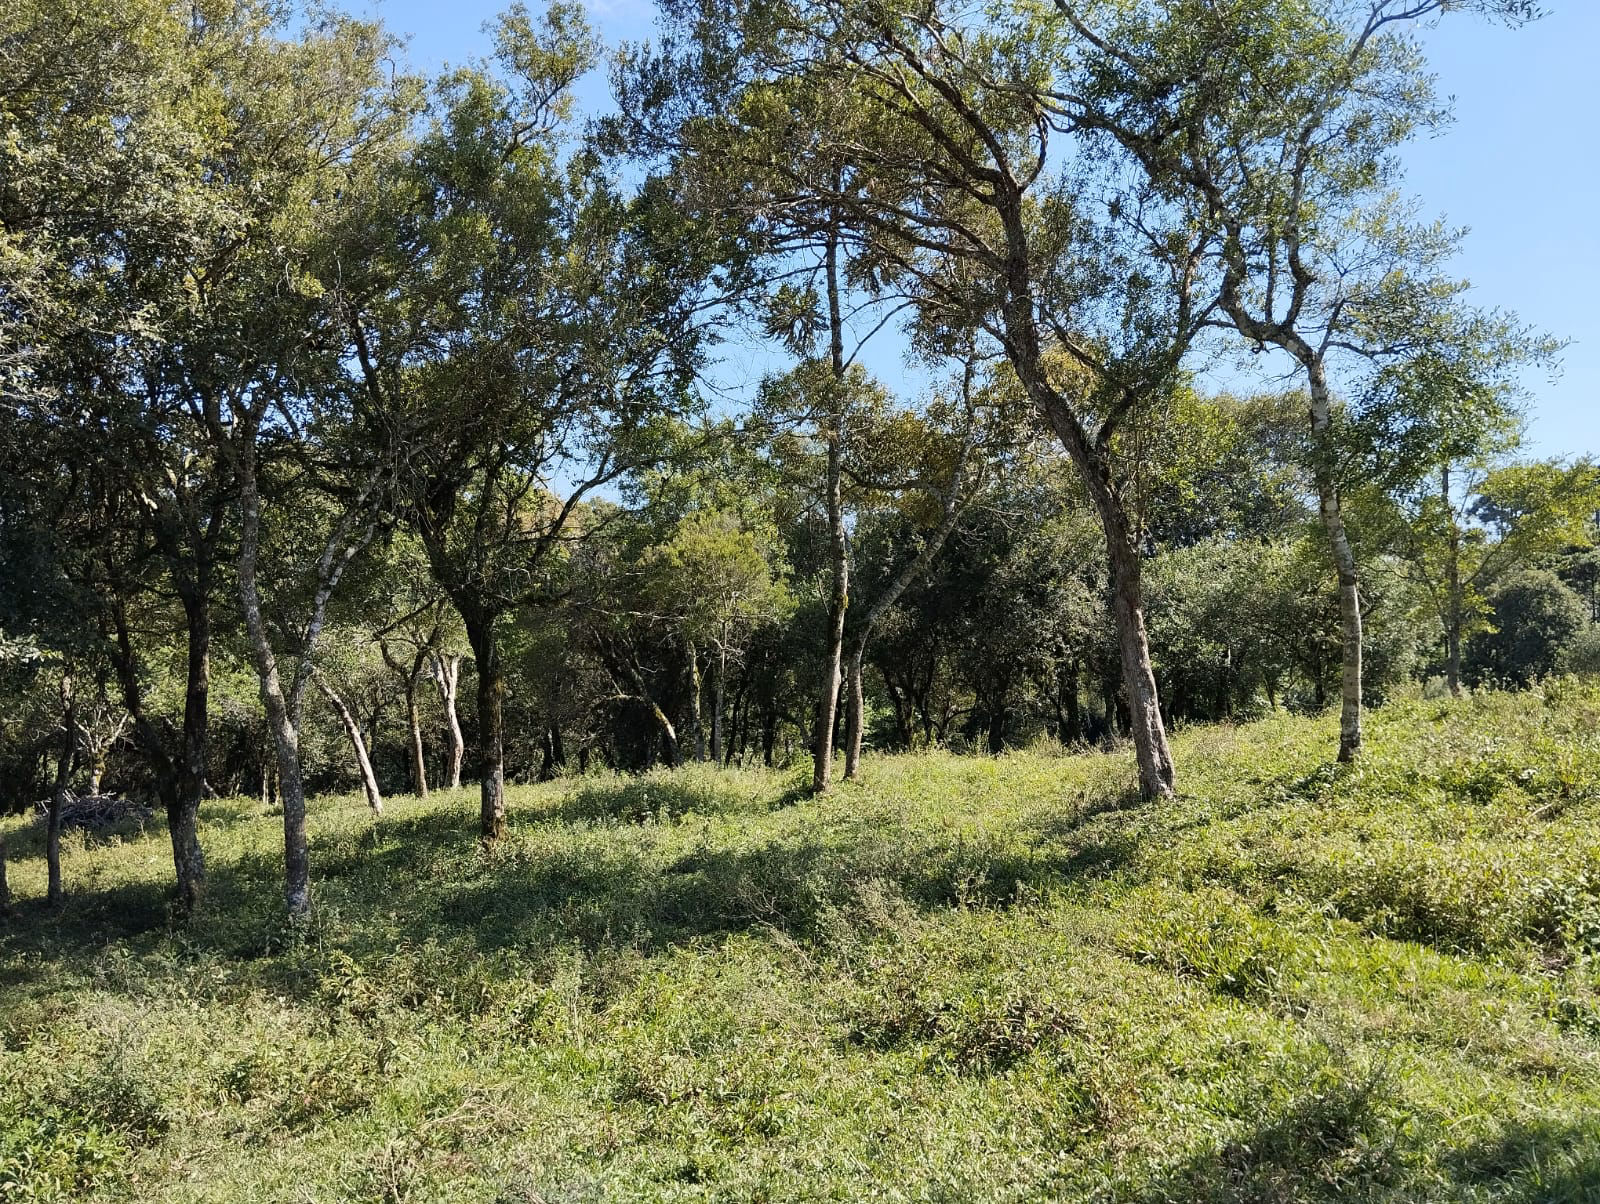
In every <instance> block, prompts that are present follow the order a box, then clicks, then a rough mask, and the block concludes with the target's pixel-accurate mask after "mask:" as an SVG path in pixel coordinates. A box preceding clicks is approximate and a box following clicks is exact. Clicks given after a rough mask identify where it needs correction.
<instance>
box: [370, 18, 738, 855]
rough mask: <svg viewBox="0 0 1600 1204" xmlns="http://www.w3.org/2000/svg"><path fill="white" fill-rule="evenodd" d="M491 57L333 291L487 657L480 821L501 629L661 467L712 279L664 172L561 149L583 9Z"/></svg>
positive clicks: (482, 657)
mask: <svg viewBox="0 0 1600 1204" xmlns="http://www.w3.org/2000/svg"><path fill="white" fill-rule="evenodd" d="M496 54H497V62H498V69H493V68H490V67H487V66H486V67H484V68H482V69H474V70H470V71H464V72H458V73H456V74H455V75H453V76H451V77H449V78H448V79H446V80H445V81H443V83H442V84H441V85H440V89H439V94H438V97H437V105H436V109H435V112H434V114H433V120H432V125H431V128H430V129H429V131H428V132H427V133H426V135H425V136H424V138H423V139H422V141H421V143H420V145H419V146H418V148H417V150H416V153H415V155H414V157H413V162H412V166H411V168H410V170H408V171H406V172H404V173H401V174H399V175H398V176H397V178H395V179H394V180H392V181H391V182H389V185H388V186H387V187H385V188H383V189H379V190H377V191H376V192H375V194H374V196H373V198H372V204H371V206H370V208H369V209H368V210H367V212H366V213H365V214H364V215H363V216H362V217H361V219H360V220H358V221H353V222H352V223H351V224H350V226H349V228H348V229H347V230H346V232H345V233H346V236H347V237H348V238H349V240H350V242H349V244H348V245H349V247H350V259H347V260H346V263H347V264H348V263H349V262H351V261H352V260H353V259H354V258H355V257H356V256H362V257H364V270H363V271H361V272H356V273H351V274H347V276H346V277H345V283H344V292H343V294H342V297H341V300H342V302H343V304H344V306H345V315H346V323H347V327H348V330H349V332H350V339H351V345H352V351H353V355H352V359H353V360H354V361H355V362H356V363H357V364H358V365H359V368H360V372H361V378H362V384H363V388H364V390H365V392H366V395H367V397H368V399H369V403H370V405H371V406H372V408H373V409H374V410H375V411H377V412H381V413H382V414H384V415H385V420H386V421H387V422H388V423H390V424H391V425H392V426H393V427H394V428H395V429H397V430H401V431H404V432H405V434H404V439H405V442H406V444H407V446H408V448H409V449H410V454H409V455H408V456H407V458H406V461H405V471H404V473H403V475H402V478H401V480H400V482H399V488H400V491H401V510H402V512H403V514H404V516H405V518H406V520H407V521H408V523H409V524H410V526H411V527H412V529H413V530H414V531H415V533H416V535H417V538H418V539H419V541H420V543H421V545H422V548H423V551H424V553H425V555H426V557H427V560H428V564H429V568H430V572H431V573H432V575H433V578H434V580H435V582H436V583H437V584H438V586H439V588H440V589H441V590H442V591H443V592H444V594H445V595H446V596H447V597H448V598H449V600H450V602H451V605H452V606H453V607H454V608H455V610H456V611H457V613H458V614H459V615H460V617H461V619H462V622H463V624H464V626H465V629H466V635H467V640H468V642H469V644H470V645H471V647H472V652H473V657H474V660H475V663H476V670H477V692H478V724H477V727H478V741H479V746H480V757H479V784H480V826H481V830H482V835H483V838H484V840H485V841H492V840H495V839H498V838H499V837H500V836H501V835H502V834H503V833H504V830H505V782H504V765H505V754H504V738H505V735H504V723H503V717H504V709H503V704H504V695H505V690H506V678H505V670H504V665H503V661H502V649H501V635H502V630H503V628H504V624H505V619H506V616H507V615H509V614H510V613H512V612H513V611H514V610H516V609H517V608H518V607H521V606H524V605H528V604H531V603H535V602H537V601H538V600H539V599H541V598H542V599H545V600H547V601H548V600H549V599H550V598H551V594H550V592H549V591H550V583H551V580H552V574H553V573H554V571H555V569H556V565H557V562H558V561H559V559H560V556H561V554H562V553H563V551H564V549H565V545H566V542H567V541H568V539H569V536H571V535H572V534H573V532H574V528H573V527H572V525H571V524H572V520H573V517H574V514H575V512H576V511H577V509H578V507H579V506H580V504H581V503H582V502H583V501H584V499H585V498H587V497H588V496H589V495H591V494H592V493H594V492H595V491H597V490H599V489H601V488H603V487H605V486H607V485H609V484H611V483H612V482H615V481H617V480H619V479H620V478H622V477H623V476H624V475H626V474H627V473H629V472H632V471H635V470H637V468H638V467H639V466H640V465H642V464H646V463H649V462H651V461H652V460H653V459H654V458H655V457H656V456H658V454H659V453H660V450H661V440H660V422H661V420H662V419H663V417H664V416H666V415H669V414H673V413H682V412H686V411H687V410H689V409H691V408H692V407H693V405H694V404H695V398H694V397H693V395H692V393H691V392H690V391H689V388H688V385H689V382H690V378H691V376H692V373H693V370H694V367H695V364H696V356H697V347H698V342H699V339H700V336H701V333H702V332H701V325H700V321H699V318H698V314H697V307H696V297H697V294H698V291H699V290H700V289H702V288H704V287H707V283H708V280H709V278H710V277H711V276H712V275H713V274H714V272H713V265H712V264H711V263H710V262H708V260H707V258H706V248H705V247H704V246H703V244H702V243H701V242H700V240H699V239H698V237H697V234H696V231H695V229H694V228H693V227H692V225H689V224H686V223H684V222H683V221H682V220H680V216H679V214H678V211H677V209H676V207H675V204H674V200H673V196H672V192H671V188H670V185H669V183H668V182H665V181H661V180H655V179H650V180H646V181H644V182H643V183H642V184H641V185H640V187H639V188H638V189H637V190H636V191H635V192H634V193H633V194H632V195H624V194H623V193H621V192H620V191H619V190H618V188H617V187H616V185H615V182H614V180H613V179H612V178H611V176H610V175H609V172H608V168H607V164H606V163H605V162H604V160H603V158H602V156H601V155H600V154H599V153H598V152H597V151H596V150H595V149H594V148H592V147H587V146H585V147H580V148H578V149H577V150H576V151H574V152H573V153H572V154H571V155H570V156H565V157H564V156H563V154H562V150H563V146H564V143H565V136H564V125H563V123H564V121H565V118H566V116H567V114H568V111H569V108H570V95H569V93H570V87H571V85H572V83H573V81H574V80H576V79H577V77H578V76H579V75H581V74H582V73H583V72H584V71H585V70H587V68H588V67H589V65H590V64H591V63H592V62H593V54H594V49H593V44H592V40H591V37H590V35H589V32H588V30H587V27H586V26H585V25H584V24H583V21H582V15H581V12H580V11H579V10H578V9H577V7H576V6H572V5H556V6H553V7H552V8H551V9H550V10H549V11H548V13H547V14H546V17H545V22H544V24H543V26H542V27H537V28H536V27H535V26H534V24H533V23H532V21H531V20H530V19H529V17H528V14H527V13H526V12H525V11H524V10H522V9H520V8H516V9H512V10H511V11H510V12H509V13H508V14H507V15H506V16H505V17H504V18H503V19H502V21H501V23H500V25H499V28H498V32H497V51H496Z"/></svg>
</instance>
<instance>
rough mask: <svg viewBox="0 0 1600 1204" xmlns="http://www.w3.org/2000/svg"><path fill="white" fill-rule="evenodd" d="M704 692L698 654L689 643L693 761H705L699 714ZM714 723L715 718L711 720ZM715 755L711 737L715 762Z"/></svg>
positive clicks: (701, 719)
mask: <svg viewBox="0 0 1600 1204" xmlns="http://www.w3.org/2000/svg"><path fill="white" fill-rule="evenodd" d="M703 690H704V683H703V682H702V681H701V680H700V652H699V650H698V649H697V648H696V647H695V646H694V641H692V640H691V641H690V642H689V723H690V725H691V726H692V727H693V729H694V759H695V760H696V761H704V760H705V759H706V724H705V718H704V716H703V715H702V714H701V712H700V695H701V693H702V692H703ZM712 722H713V723H715V722H716V719H715V717H713V718H712ZM716 755H717V738H716V736H715V735H713V736H712V737H711V756H712V759H713V760H715V759H716Z"/></svg>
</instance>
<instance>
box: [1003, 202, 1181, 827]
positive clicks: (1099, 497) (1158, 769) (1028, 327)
mask: <svg viewBox="0 0 1600 1204" xmlns="http://www.w3.org/2000/svg"><path fill="white" fill-rule="evenodd" d="M1019 205H1020V201H1017V202H1015V203H1013V204H1012V205H1010V206H1007V207H1005V209H1004V212H1003V213H1002V217H1003V219H1004V220H1005V222H1006V226H1007V239H1008V243H1009V245H1010V249H1011V254H1010V256H1009V258H1008V273H1009V276H1010V279H1008V281H1007V289H1008V293H1009V296H1008V298H1007V302H1006V313H1005V323H1006V329H1007V333H1008V334H1009V335H1010V341H1011V346H1010V347H1008V348H1007V356H1008V358H1009V359H1010V360H1011V363H1012V366H1013V367H1014V368H1015V369H1016V371H1017V376H1018V377H1019V379H1020V380H1021V381H1022V384H1023V386H1024V387H1025V388H1026V389H1027V391H1028V395H1029V397H1030V398H1031V399H1032V400H1033V401H1034V403H1035V405H1037V406H1038V407H1039V409H1040V411H1041V412H1042V414H1043V415H1044V417H1045V419H1046V420H1047V421H1048V422H1049V424H1050V426H1051V428H1052V429H1053V430H1054V431H1055V433H1056V437H1057V438H1059V439H1060V440H1061V443H1062V445H1063V446H1064V447H1065V448H1066V451H1067V454H1068V455H1069V456H1070V457H1071V459H1072V462H1073V465H1074V467H1076V468H1077V470H1078V475H1079V476H1080V477H1081V478H1082V480H1083V484H1084V489H1085V490H1086V491H1087V493H1088V494H1089V499H1090V501H1091V502H1092V503H1093V505H1094V508H1095V511H1096V513H1097V514H1098V515H1099V518H1100V525H1101V527H1102V529H1103V530H1104V532H1105V537H1106V548H1107V552H1108V553H1109V555H1110V560H1111V579H1112V613H1113V615H1114V617H1115V619H1116V627H1117V645H1118V650H1119V652H1120V653H1121V660H1122V689H1123V694H1124V697H1125V699H1126V702H1127V705H1128V712H1129V717H1130V720H1131V727H1132V735H1133V743H1134V755H1135V758H1136V759H1137V761H1138V764H1139V791H1140V793H1141V794H1142V795H1143V796H1144V797H1145V798H1147V799H1153V798H1171V797H1172V793H1173V782H1174V772H1173V765H1172V750H1171V749H1170V748H1169V747H1168V746H1167V730H1166V725H1165V724H1164V723H1163V722H1162V718H1161V700H1160V695H1159V693H1158V691H1157V690H1156V677H1155V670H1154V668H1153V667H1152V666H1151V663H1150V641H1149V638H1148V636H1147V635H1146V634H1145V627H1144V598H1143V594H1142V589H1141V582H1140V565H1139V553H1138V549H1137V548H1136V547H1135V546H1134V538H1135V534H1136V532H1135V531H1134V529H1133V526H1132V523H1131V522H1130V520H1129V517H1128V513H1127V508H1126V507H1125V506H1124V504H1123V501H1122V497H1121V495H1120V493H1119V491H1118V489H1117V485H1116V478H1115V476H1114V475H1113V471H1112V466H1111V464H1110V461H1109V452H1108V450H1107V449H1106V448H1105V447H1103V446H1101V445H1100V444H1098V443H1095V442H1093V441H1091V439H1090V438H1089V435H1088V433H1087V432H1086V431H1085V430H1084V427H1083V425H1082V423H1081V422H1080V421H1079V420H1078V416H1077V413H1076V412H1075V411H1074V409H1073V408H1072V406H1071V404H1070V403H1069V402H1068V401H1067V399H1066V398H1065V397H1063V396H1062V395H1061V394H1060V393H1059V392H1057V391H1056V389H1055V388H1053V387H1052V386H1051V384H1050V382H1049V379H1048V377H1047V376H1046V373H1045V370H1044V366H1043V358H1042V351H1041V348H1040V344H1039V332H1038V329H1037V328H1036V326H1035V324H1034V317H1033V310H1032V304H1033V300H1032V298H1033V287H1032V282H1031V280H1030V279H1029V275H1028V271H1029V269H1028V262H1027V256H1026V234H1025V233H1024V232H1023V230H1022V226H1021V220H1022V219H1021V213H1020V209H1019V208H1018V206H1019Z"/></svg>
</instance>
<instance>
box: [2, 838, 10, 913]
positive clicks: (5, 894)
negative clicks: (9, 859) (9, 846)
mask: <svg viewBox="0 0 1600 1204" xmlns="http://www.w3.org/2000/svg"><path fill="white" fill-rule="evenodd" d="M10 915H11V887H10V886H9V885H8V884H7V882H6V838H5V837H4V836H0V920H4V919H8V918H9V917H10Z"/></svg>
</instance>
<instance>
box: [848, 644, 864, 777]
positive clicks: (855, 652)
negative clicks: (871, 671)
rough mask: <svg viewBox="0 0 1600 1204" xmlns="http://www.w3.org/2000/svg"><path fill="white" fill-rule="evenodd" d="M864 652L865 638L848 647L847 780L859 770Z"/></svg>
mask: <svg viewBox="0 0 1600 1204" xmlns="http://www.w3.org/2000/svg"><path fill="white" fill-rule="evenodd" d="M863 634H865V633H863ZM865 653H866V640H865V639H864V638H863V639H858V640H856V641H855V642H854V643H853V645H852V646H851V649H850V672H849V685H850V693H849V695H848V698H847V700H846V704H845V724H844V777H845V781H847V782H850V781H854V780H855V779H856V776H857V775H858V774H859V773H860V772H861V738H862V729H863V728H865V727H866V709H867V703H866V689H865V687H864V686H863V684H862V681H861V673H862V661H863V659H864V656H865Z"/></svg>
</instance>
